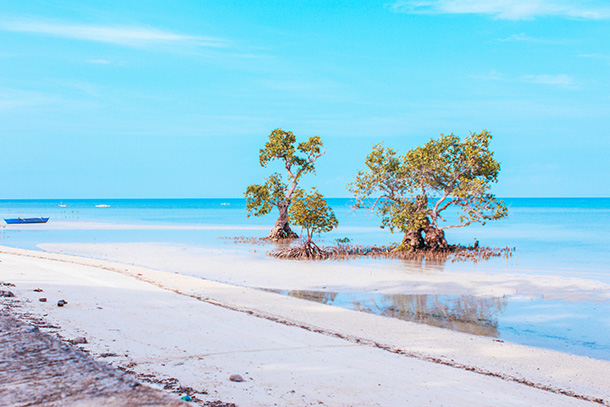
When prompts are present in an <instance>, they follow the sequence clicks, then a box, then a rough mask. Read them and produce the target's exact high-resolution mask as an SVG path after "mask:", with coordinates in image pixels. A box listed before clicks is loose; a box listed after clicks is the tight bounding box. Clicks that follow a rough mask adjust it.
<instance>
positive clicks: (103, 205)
mask: <svg viewBox="0 0 610 407" xmlns="http://www.w3.org/2000/svg"><path fill="white" fill-rule="evenodd" d="M95 207H96V208H110V205H106V204H101V205H95Z"/></svg>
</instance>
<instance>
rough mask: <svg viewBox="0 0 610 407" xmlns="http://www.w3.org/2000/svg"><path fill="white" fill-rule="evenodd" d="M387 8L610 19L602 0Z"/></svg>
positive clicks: (441, 1)
mask: <svg viewBox="0 0 610 407" xmlns="http://www.w3.org/2000/svg"><path fill="white" fill-rule="evenodd" d="M388 7H389V8H390V9H391V10H392V11H394V12H397V13H407V14H488V15H492V16H494V17H495V18H498V19H505V20H524V19H532V18H535V17H546V16H560V17H570V18H580V19H595V20H601V19H607V18H610V7H609V6H608V5H607V3H605V2H602V1H601V0H589V1H586V0H585V1H582V0H581V1H577V0H396V1H395V2H394V3H391V4H389V5H388Z"/></svg>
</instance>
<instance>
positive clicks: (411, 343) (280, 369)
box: [0, 245, 610, 406]
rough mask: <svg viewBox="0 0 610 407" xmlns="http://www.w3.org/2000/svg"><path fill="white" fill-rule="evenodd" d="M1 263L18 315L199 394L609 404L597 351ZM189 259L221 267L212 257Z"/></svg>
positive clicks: (327, 400) (107, 267) (140, 270)
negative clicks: (582, 352) (576, 351)
mask: <svg viewBox="0 0 610 407" xmlns="http://www.w3.org/2000/svg"><path fill="white" fill-rule="evenodd" d="M144 246H145V245H144ZM131 249H132V251H133V249H134V248H133V247H131ZM133 255H134V257H133V258H138V256H139V255H138V254H137V253H133ZM0 261H1V262H2V263H1V267H2V277H1V279H2V281H5V282H11V283H14V284H15V285H16V286H15V287H13V288H11V290H12V291H13V292H14V293H15V294H16V295H17V298H18V302H17V303H16V305H15V306H14V310H15V312H17V313H19V315H21V316H22V317H23V318H42V319H43V320H44V321H46V322H47V323H48V324H50V325H55V326H58V327H60V328H59V329H58V330H57V332H58V333H60V334H61V335H62V336H63V337H65V338H74V337H77V336H85V337H86V338H87V340H88V343H87V344H85V345H83V346H84V347H85V348H86V349H87V350H89V351H90V352H91V353H92V354H93V355H95V356H97V357H101V355H104V354H105V355H108V354H114V355H116V356H113V357H107V358H106V359H107V361H109V362H110V363H112V364H113V365H115V366H122V367H124V368H128V369H130V370H132V371H133V372H134V373H135V374H137V375H139V376H140V377H146V375H154V376H155V377H157V378H164V377H165V378H176V379H177V380H178V381H179V383H180V385H181V386H187V387H191V388H193V389H194V390H195V391H200V392H201V393H199V394H198V396H200V397H201V399H202V400H203V401H212V400H217V399H222V400H223V401H228V402H234V403H236V404H237V405H240V406H267V405H275V404H277V405H294V406H302V405H329V406H346V405H358V406H359V405H362V406H364V405H380V406H395V405H405V404H411V405H422V404H429V403H432V404H433V405H452V406H460V405H468V406H488V405H495V406H535V405H554V406H564V405H565V406H572V405H574V406H576V405H599V404H606V405H610V403H609V402H608V400H610V390H608V389H609V388H610V386H609V385H608V384H609V383H608V379H607V372H608V371H610V363H609V362H605V361H599V360H595V359H591V358H586V357H579V356H573V355H568V354H564V353H560V352H554V351H549V350H541V349H535V348H529V347H525V346H519V345H514V344H509V343H505V342H500V341H496V340H494V339H492V338H485V337H477V336H472V335H468V334H462V333H457V332H451V331H446V330H443V329H440V328H434V327H429V326H424V325H418V324H414V323H408V322H404V321H399V320H394V319H391V318H384V317H380V316H376V315H370V314H363V313H358V312H355V311H350V310H346V309H342V308H338V307H333V306H326V305H322V304H316V303H312V302H309V301H304V300H300V299H297V298H290V297H285V296H281V295H278V294H274V293H270V292H263V291H260V290H254V289H251V288H247V287H239V286H235V285H228V284H223V283H218V282H213V281H209V280H204V279H201V278H197V277H192V276H188V275H182V274H176V273H174V272H171V271H164V270H160V269H157V270H155V269H151V268H146V267H141V266H134V265H129V264H122V263H114V262H110V261H106V260H95V259H88V258H82V257H74V256H68V255H61V254H51V253H42V252H34V251H26V250H20V249H12V248H0ZM134 262H135V261H134ZM245 266H247V265H245ZM193 267H195V265H193ZM198 267H200V268H214V269H215V271H214V272H216V273H228V272H229V270H226V269H223V266H222V262H218V263H215V262H211V263H210V264H199V265H198ZM283 271H285V270H282V269H281V268H279V269H275V270H267V278H271V277H272V274H273V273H275V274H277V275H281V273H282V272H283ZM245 272H248V270H244V273H245ZM254 274H256V273H254ZM290 277H291V276H290V275H288V276H287V277H283V278H290ZM292 277H293V278H296V277H295V276H294V275H293V276H292ZM356 280H357V279H356ZM350 281H354V280H353V279H352V280H350ZM572 283H574V282H573V281H572ZM354 284H364V283H362V282H358V281H355V282H354ZM367 284H369V283H367ZM582 284H585V283H582ZM37 288H39V289H42V290H43V291H42V292H35V291H34V289H37ZM580 288H584V286H583V287H580ZM588 290H589V291H590V292H591V293H597V294H596V295H603V287H600V286H595V285H594V286H590V287H589V288H588ZM43 296H44V297H45V298H47V299H48V301H47V302H40V301H39V298H40V297H43ZM60 299H64V300H66V301H67V302H68V304H67V305H66V306H64V307H57V305H56V304H57V301H58V300H60ZM233 374H240V375H241V376H242V377H243V378H244V381H243V382H233V381H230V380H229V377H230V376H231V375H233ZM204 392H205V393H207V394H204Z"/></svg>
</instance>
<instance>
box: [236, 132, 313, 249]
mask: <svg viewBox="0 0 610 407" xmlns="http://www.w3.org/2000/svg"><path fill="white" fill-rule="evenodd" d="M322 146H323V144H322V141H321V139H320V137H318V136H313V137H310V138H309V139H308V140H307V141H306V142H302V143H299V144H298V145H297V144H296V137H295V136H294V134H293V133H292V132H290V131H284V130H282V129H275V130H273V131H272V132H271V134H270V135H269V140H268V141H267V143H265V147H264V148H262V149H261V150H260V155H259V162H260V165H261V167H263V168H266V167H267V165H269V163H271V162H273V161H279V162H280V163H281V165H282V166H283V169H284V171H285V174H286V178H287V181H286V182H285V181H284V179H283V177H282V174H280V173H277V172H275V173H273V174H272V175H271V176H269V177H268V178H266V179H265V182H264V183H263V184H252V185H250V186H248V187H247V188H246V192H245V196H246V199H247V204H246V208H247V210H248V216H250V215H254V216H263V215H266V214H268V213H270V212H271V210H272V209H273V208H274V207H276V208H278V210H279V216H278V219H277V220H276V222H275V225H274V227H273V229H272V230H271V232H270V233H269V238H270V239H272V240H279V239H284V238H295V237H298V236H297V235H296V233H294V232H293V231H292V230H291V229H290V225H289V219H288V208H289V207H290V204H291V199H292V196H293V194H294V192H295V190H296V189H297V186H298V183H299V180H300V178H301V177H302V176H303V175H305V174H307V173H309V172H315V166H314V163H315V161H316V160H317V159H318V158H320V157H321V156H322V155H324V152H323V151H322Z"/></svg>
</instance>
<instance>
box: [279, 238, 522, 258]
mask: <svg viewBox="0 0 610 407" xmlns="http://www.w3.org/2000/svg"><path fill="white" fill-rule="evenodd" d="M514 251H515V248H514V247H513V248H509V247H505V248H491V247H479V246H478V245H475V246H462V245H449V246H447V248H446V249H443V250H440V249H423V250H412V249H409V248H405V247H404V246H360V245H349V244H348V245H343V244H341V245H337V246H330V247H321V248H320V247H318V246H316V245H315V244H313V242H312V243H311V244H309V245H308V244H306V242H305V243H303V242H302V243H300V244H297V245H295V246H289V247H283V248H279V249H277V250H274V251H272V252H270V253H269V254H270V255H271V256H273V257H277V258H280V259H294V260H326V259H332V260H347V259H350V258H352V259H353V258H359V257H371V258H390V259H400V260H416V261H424V260H427V261H440V262H446V261H451V262H455V261H472V262H474V263H476V262H477V261H480V260H488V259H490V258H492V257H504V258H506V259H507V258H509V257H512V255H513V252H514Z"/></svg>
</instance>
